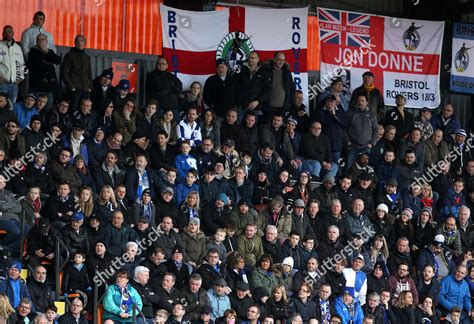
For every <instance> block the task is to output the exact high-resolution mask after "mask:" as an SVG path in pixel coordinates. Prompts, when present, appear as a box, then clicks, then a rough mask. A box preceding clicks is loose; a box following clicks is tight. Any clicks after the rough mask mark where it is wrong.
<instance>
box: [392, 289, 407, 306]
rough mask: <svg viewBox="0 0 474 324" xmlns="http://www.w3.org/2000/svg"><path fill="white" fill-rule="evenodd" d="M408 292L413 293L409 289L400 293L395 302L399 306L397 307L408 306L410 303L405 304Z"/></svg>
mask: <svg viewBox="0 0 474 324" xmlns="http://www.w3.org/2000/svg"><path fill="white" fill-rule="evenodd" d="M408 294H411V291H409V290H405V291H402V292H401V293H400V295H399V296H398V299H397V301H396V302H395V307H397V308H406V307H408V306H409V305H407V304H405V299H406V298H407V295H408Z"/></svg>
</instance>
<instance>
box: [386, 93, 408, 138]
mask: <svg viewBox="0 0 474 324" xmlns="http://www.w3.org/2000/svg"><path fill="white" fill-rule="evenodd" d="M395 103H396V105H397V106H396V107H395V108H392V109H390V110H389V111H387V113H386V114H385V122H384V124H385V126H386V125H393V126H395V128H396V129H397V136H396V137H395V139H396V140H397V141H399V140H402V139H405V138H406V137H407V135H408V133H410V132H411V130H412V128H413V124H414V117H413V115H412V114H411V113H410V112H408V111H406V109H405V105H406V103H407V99H406V98H405V96H404V95H402V94H397V95H396V96H395Z"/></svg>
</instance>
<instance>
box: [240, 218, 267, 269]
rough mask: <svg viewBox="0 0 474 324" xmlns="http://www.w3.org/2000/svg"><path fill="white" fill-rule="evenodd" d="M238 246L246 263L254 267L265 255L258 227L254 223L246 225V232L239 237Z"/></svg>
mask: <svg viewBox="0 0 474 324" xmlns="http://www.w3.org/2000/svg"><path fill="white" fill-rule="evenodd" d="M237 246H238V250H239V252H240V253H242V255H243V256H244V258H245V263H246V264H247V265H249V266H252V267H254V266H255V265H256V263H257V262H256V261H257V260H258V259H259V258H260V257H261V256H262V255H263V246H262V240H261V238H260V236H259V235H257V226H256V225H255V224H254V223H247V224H246V225H245V232H244V233H242V235H240V236H239V238H238V242H237Z"/></svg>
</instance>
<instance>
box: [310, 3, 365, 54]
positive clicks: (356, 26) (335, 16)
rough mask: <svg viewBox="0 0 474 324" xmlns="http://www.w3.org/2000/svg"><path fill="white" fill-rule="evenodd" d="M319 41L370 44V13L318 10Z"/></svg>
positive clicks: (357, 45) (358, 45) (351, 44)
mask: <svg viewBox="0 0 474 324" xmlns="http://www.w3.org/2000/svg"><path fill="white" fill-rule="evenodd" d="M318 19H319V28H320V39H321V42H324V43H329V44H337V45H342V46H356V47H360V46H367V44H370V15H366V14H359V13H354V12H344V11H338V10H330V9H322V8H319V10H318Z"/></svg>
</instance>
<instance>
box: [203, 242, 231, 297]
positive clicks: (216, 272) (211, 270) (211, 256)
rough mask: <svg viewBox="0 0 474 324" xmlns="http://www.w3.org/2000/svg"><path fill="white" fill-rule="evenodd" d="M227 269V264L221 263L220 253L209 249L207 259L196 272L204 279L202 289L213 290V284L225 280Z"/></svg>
mask: <svg viewBox="0 0 474 324" xmlns="http://www.w3.org/2000/svg"><path fill="white" fill-rule="evenodd" d="M216 235H217V234H216ZM225 267H226V264H225V263H224V262H221V260H220V257H219V252H218V251H217V250H216V249H214V248H212V247H211V248H208V249H207V253H206V257H205V259H204V260H203V261H202V263H201V265H200V266H199V267H198V268H197V270H196V273H197V274H199V275H200V276H201V278H202V287H203V288H204V289H205V290H209V289H211V288H212V283H213V282H215V281H216V280H218V279H222V278H224V277H225Z"/></svg>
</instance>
